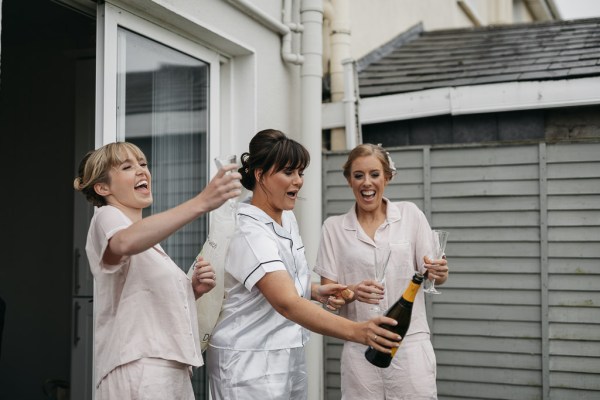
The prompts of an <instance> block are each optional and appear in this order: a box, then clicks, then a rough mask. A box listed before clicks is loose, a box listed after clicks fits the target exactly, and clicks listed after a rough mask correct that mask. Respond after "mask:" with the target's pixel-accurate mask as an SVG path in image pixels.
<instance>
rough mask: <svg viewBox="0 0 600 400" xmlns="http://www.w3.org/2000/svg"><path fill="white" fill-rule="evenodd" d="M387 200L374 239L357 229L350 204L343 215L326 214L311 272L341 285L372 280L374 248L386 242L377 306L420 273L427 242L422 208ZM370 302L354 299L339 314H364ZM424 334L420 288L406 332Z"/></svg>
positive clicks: (389, 301) (356, 317)
mask: <svg viewBox="0 0 600 400" xmlns="http://www.w3.org/2000/svg"><path fill="white" fill-rule="evenodd" d="M384 201H386V202H387V204H388V207H387V216H386V220H385V222H384V223H383V224H382V225H381V226H380V227H379V228H378V229H377V231H376V232H375V240H374V241H373V240H372V239H371V238H370V237H369V236H368V235H367V234H366V233H365V232H364V231H363V229H362V227H361V226H360V224H359V222H358V219H357V217H356V211H355V209H354V206H353V207H352V208H351V209H350V210H349V211H348V212H347V213H346V214H343V215H337V216H333V217H329V218H327V220H325V222H324V224H323V229H322V230H323V232H322V237H321V244H320V246H319V251H318V253H317V261H316V266H315V268H314V271H315V272H316V273H317V274H318V275H320V276H322V277H324V278H327V279H330V280H332V281H334V282H338V283H341V284H344V285H354V284H357V283H360V282H362V281H364V280H365V279H375V265H374V261H373V258H374V257H373V252H374V249H375V247H376V246H377V247H378V246H381V245H384V244H387V243H389V245H390V248H391V251H392V252H391V256H390V260H389V262H388V267H387V270H386V274H385V298H384V299H383V300H382V301H381V302H380V305H381V306H382V308H384V309H387V308H389V307H390V306H391V305H392V304H394V302H395V301H396V300H398V299H399V298H400V296H402V293H404V289H405V288H406V287H407V286H408V283H409V282H410V280H411V278H412V276H413V275H414V273H415V271H420V272H421V273H423V272H424V271H425V269H424V267H423V264H424V262H423V256H424V255H426V254H428V249H429V246H430V245H431V228H430V226H429V223H428V222H427V219H426V217H425V215H424V214H423V212H421V210H419V208H418V207H417V206H416V205H415V204H413V203H410V202H399V203H392V202H390V201H388V200H387V199H385V198H384ZM370 307H371V304H367V303H363V302H360V301H354V302H352V303H350V304H348V305H346V306H344V307H342V308H341V309H340V315H341V316H343V317H346V318H348V319H351V320H353V321H366V320H368V319H369V308H370ZM421 332H423V333H429V325H428V324H427V317H426V314H425V300H424V296H423V290H422V289H421V290H419V292H418V293H417V298H416V299H415V303H414V306H413V311H412V319H411V324H410V328H409V330H408V332H407V336H409V335H411V334H415V333H421Z"/></svg>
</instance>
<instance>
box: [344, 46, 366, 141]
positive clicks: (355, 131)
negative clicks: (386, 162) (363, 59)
mask: <svg viewBox="0 0 600 400" xmlns="http://www.w3.org/2000/svg"><path fill="white" fill-rule="evenodd" d="M342 65H343V66H344V122H345V129H346V148H347V149H353V148H354V147H356V145H357V144H359V143H362V135H361V134H360V129H359V124H358V112H357V109H356V104H357V101H356V100H357V99H356V82H355V79H356V76H355V70H356V63H355V62H354V60H353V59H351V58H346V59H345V60H343V61H342Z"/></svg>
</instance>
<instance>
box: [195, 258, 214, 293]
mask: <svg viewBox="0 0 600 400" xmlns="http://www.w3.org/2000/svg"><path fill="white" fill-rule="evenodd" d="M216 280H217V274H216V273H215V270H214V269H213V267H212V265H210V263H209V262H208V261H206V260H204V259H203V258H202V257H198V258H197V259H196V265H195V266H194V273H193V274H192V288H193V289H194V295H195V296H196V299H198V298H200V296H202V295H203V294H205V293H207V292H210V291H211V289H212V288H214V287H215V285H216V284H217V283H216Z"/></svg>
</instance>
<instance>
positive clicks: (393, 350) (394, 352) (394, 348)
mask: <svg viewBox="0 0 600 400" xmlns="http://www.w3.org/2000/svg"><path fill="white" fill-rule="evenodd" d="M398 349H399V347H393V348H392V358H394V356H395V355H396V352H397V351H398Z"/></svg>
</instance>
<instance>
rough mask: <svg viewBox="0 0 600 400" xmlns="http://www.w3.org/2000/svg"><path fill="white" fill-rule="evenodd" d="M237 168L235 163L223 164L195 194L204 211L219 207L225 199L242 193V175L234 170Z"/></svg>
mask: <svg viewBox="0 0 600 400" xmlns="http://www.w3.org/2000/svg"><path fill="white" fill-rule="evenodd" d="M237 168H238V166H237V164H228V165H224V166H223V168H220V169H219V171H218V172H217V174H216V175H215V176H214V178H212V179H211V180H210V182H208V185H206V187H205V188H204V190H203V191H202V192H200V194H199V195H198V196H197V199H198V200H199V201H201V202H202V203H204V208H205V210H204V211H205V212H208V211H211V210H214V209H215V208H219V207H220V206H221V205H222V204H223V203H225V202H226V201H227V200H229V199H233V198H235V197H237V196H239V195H240V193H242V184H241V183H240V179H242V175H240V173H239V172H237V171H235V170H236V169H237Z"/></svg>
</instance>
